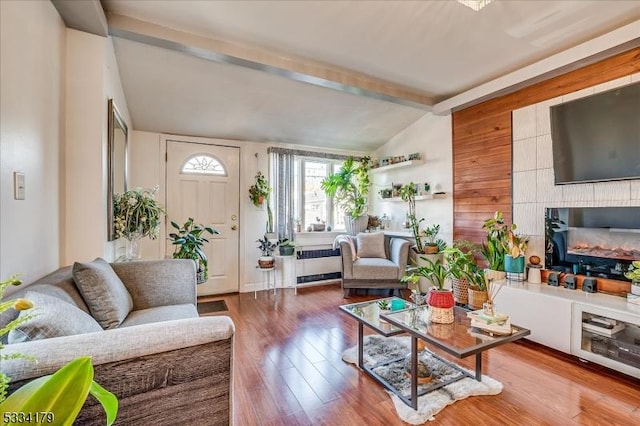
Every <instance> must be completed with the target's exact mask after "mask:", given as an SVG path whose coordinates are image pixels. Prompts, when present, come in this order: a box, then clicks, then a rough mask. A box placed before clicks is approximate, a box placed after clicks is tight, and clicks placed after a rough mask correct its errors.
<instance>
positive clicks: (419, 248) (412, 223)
mask: <svg viewBox="0 0 640 426" xmlns="http://www.w3.org/2000/svg"><path fill="white" fill-rule="evenodd" d="M399 192H400V198H401V199H402V201H406V202H407V204H408V205H409V212H408V213H407V222H408V225H409V228H410V229H411V233H412V234H413V240H414V241H415V245H414V246H413V250H414V251H415V252H416V253H424V247H423V245H422V236H421V235H420V223H421V222H423V221H424V218H420V219H418V218H417V217H416V193H417V191H416V186H415V185H414V184H413V182H410V183H408V184H406V185H402V186H401V187H400V191H399Z"/></svg>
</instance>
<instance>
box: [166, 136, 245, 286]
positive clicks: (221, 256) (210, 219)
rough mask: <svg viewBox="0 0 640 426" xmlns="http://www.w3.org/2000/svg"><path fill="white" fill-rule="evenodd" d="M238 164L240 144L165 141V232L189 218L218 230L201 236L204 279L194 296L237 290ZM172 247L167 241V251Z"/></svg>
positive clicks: (238, 238)
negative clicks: (205, 264) (205, 265)
mask: <svg viewBox="0 0 640 426" xmlns="http://www.w3.org/2000/svg"><path fill="white" fill-rule="evenodd" d="M239 166H240V149H239V148H235V147H228V146H217V145H208V144H201V143H193V142H181V141H175V140H167V175H166V176H167V203H166V206H167V218H168V220H167V235H168V234H169V233H171V232H174V229H173V228H172V227H171V221H174V222H176V223H177V224H178V225H182V224H184V223H185V222H186V221H187V219H188V218H190V217H192V218H193V219H194V221H195V223H201V224H204V225H213V227H214V228H215V229H217V230H218V231H219V232H220V234H219V235H213V236H211V237H210V238H209V237H208V236H206V235H203V236H205V237H206V238H207V239H209V244H205V247H204V252H205V254H206V255H207V259H208V264H209V280H208V281H207V282H206V283H204V284H200V285H199V286H198V295H199V296H204V295H209V294H221V293H230V292H236V291H238V290H239V280H238V269H239V268H238V247H239V240H240V237H239V235H240V233H239V231H238V226H239V219H240V218H239V213H240V200H239V196H240V177H239V176H240V171H239ZM207 235H208V234H207ZM174 248H175V246H173V245H172V244H171V242H168V245H167V254H171V253H173V251H174Z"/></svg>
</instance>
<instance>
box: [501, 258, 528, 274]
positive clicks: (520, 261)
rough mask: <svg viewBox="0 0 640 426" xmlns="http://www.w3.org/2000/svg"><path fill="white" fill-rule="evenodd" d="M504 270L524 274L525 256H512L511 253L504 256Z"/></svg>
mask: <svg viewBox="0 0 640 426" xmlns="http://www.w3.org/2000/svg"><path fill="white" fill-rule="evenodd" d="M504 270H505V272H512V273H515V274H522V273H523V272H524V256H518V257H512V256H511V255H506V256H505V257H504Z"/></svg>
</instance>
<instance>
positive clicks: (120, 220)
mask: <svg viewBox="0 0 640 426" xmlns="http://www.w3.org/2000/svg"><path fill="white" fill-rule="evenodd" d="M157 191H158V187H156V188H154V189H153V190H148V189H141V188H136V189H131V190H129V191H126V192H124V193H122V194H115V195H114V196H113V220H114V226H115V230H116V237H118V238H123V237H124V238H126V239H129V240H131V239H133V238H135V237H147V236H148V237H149V238H151V239H152V240H155V239H156V238H158V233H159V229H160V219H161V216H162V214H164V209H163V208H162V207H161V206H160V205H159V204H158V203H157V202H156V201H155V200H154V198H153V197H154V196H155V194H156V192H157Z"/></svg>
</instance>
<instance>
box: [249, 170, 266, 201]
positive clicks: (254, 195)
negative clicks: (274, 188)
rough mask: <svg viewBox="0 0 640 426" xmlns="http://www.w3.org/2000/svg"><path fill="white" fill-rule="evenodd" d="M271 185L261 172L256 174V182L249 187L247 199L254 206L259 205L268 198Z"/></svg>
mask: <svg viewBox="0 0 640 426" xmlns="http://www.w3.org/2000/svg"><path fill="white" fill-rule="evenodd" d="M270 194H271V187H270V186H269V182H267V179H266V178H265V177H264V175H263V174H262V172H260V171H259V172H258V174H256V182H255V183H254V184H253V185H251V187H250V188H249V199H250V200H251V202H252V203H253V205H254V206H256V207H260V206H262V204H264V202H265V201H267V200H268V199H269V195H270Z"/></svg>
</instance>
